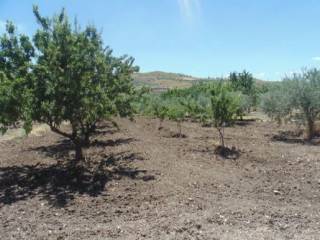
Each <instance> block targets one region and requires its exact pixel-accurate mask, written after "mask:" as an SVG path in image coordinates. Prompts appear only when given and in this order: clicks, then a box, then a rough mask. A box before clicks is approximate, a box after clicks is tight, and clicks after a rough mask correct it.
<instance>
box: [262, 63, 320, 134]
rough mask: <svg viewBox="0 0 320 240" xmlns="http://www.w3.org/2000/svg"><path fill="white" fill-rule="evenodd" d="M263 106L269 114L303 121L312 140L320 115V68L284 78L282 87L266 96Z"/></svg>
mask: <svg viewBox="0 0 320 240" xmlns="http://www.w3.org/2000/svg"><path fill="white" fill-rule="evenodd" d="M262 106H263V110H264V111H265V112H266V113H267V114H268V115H269V116H278V118H289V119H295V120H298V121H301V123H302V124H303V125H305V126H306V128H307V139H308V140H311V139H312V138H313V137H314V136H315V134H316V132H315V121H316V120H317V119H318V118H319V115H320V70H318V69H310V70H304V71H302V72H301V73H295V74H293V75H292V76H290V77H286V78H284V79H283V82H282V86H281V87H278V88H276V89H274V90H271V91H270V92H269V93H268V94H267V95H265V96H264V98H263V101H262Z"/></svg>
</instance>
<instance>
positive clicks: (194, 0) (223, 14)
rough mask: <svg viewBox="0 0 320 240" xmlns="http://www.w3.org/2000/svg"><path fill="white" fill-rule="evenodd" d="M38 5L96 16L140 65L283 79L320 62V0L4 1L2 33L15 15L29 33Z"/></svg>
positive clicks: (118, 47) (83, 17) (109, 37)
mask: <svg viewBox="0 0 320 240" xmlns="http://www.w3.org/2000/svg"><path fill="white" fill-rule="evenodd" d="M32 4H38V5H39V7H40V11H41V12H42V14H43V15H52V14H53V13H56V12H57V11H59V10H60V9H61V8H62V7H65V8H66V10H67V12H68V13H69V15H71V16H72V17H74V16H77V18H78V21H79V22H80V23H81V24H82V25H86V24H88V23H90V24H91V23H94V24H95V25H96V26H97V27H98V29H101V30H102V31H103V38H104V41H105V44H106V45H109V46H111V48H113V49H114V52H115V54H116V55H122V54H129V55H131V56H133V57H135V59H136V63H137V64H138V65H139V66H140V68H141V71H142V72H146V71H154V70H161V71H169V72H179V73H186V74H190V75H194V76H199V77H207V76H217V77H219V76H224V75H226V74H228V72H230V71H241V70H242V69H247V70H249V71H250V72H252V73H253V74H254V75H255V76H256V77H260V78H263V79H266V80H278V79H280V78H281V77H282V76H284V75H285V74H289V73H290V72H294V71H298V70H299V69H301V68H302V67H311V66H319V64H320V17H319V16H320V15H319V13H320V1H318V0H304V1H302V0H281V1H279V0H90V1H88V0H52V1H49V0H41V1H28V0H24V1H22V0H0V32H1V31H2V32H3V28H4V22H5V21H6V20H7V19H9V20H12V21H14V22H15V23H16V24H17V25H18V27H19V29H20V30H21V31H23V32H25V33H28V34H30V35H31V34H32V33H33V32H34V31H35V29H36V27H37V25H36V22H35V18H34V17H33V14H32Z"/></svg>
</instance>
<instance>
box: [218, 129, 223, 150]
mask: <svg viewBox="0 0 320 240" xmlns="http://www.w3.org/2000/svg"><path fill="white" fill-rule="evenodd" d="M217 130H218V132H219V137H220V144H221V146H222V147H224V136H223V135H224V130H223V128H217Z"/></svg>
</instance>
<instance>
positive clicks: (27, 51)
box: [0, 22, 34, 133]
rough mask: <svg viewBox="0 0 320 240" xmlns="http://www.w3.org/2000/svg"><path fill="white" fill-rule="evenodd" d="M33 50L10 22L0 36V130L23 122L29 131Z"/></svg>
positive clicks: (3, 130)
mask: <svg viewBox="0 0 320 240" xmlns="http://www.w3.org/2000/svg"><path fill="white" fill-rule="evenodd" d="M33 56H34V49H33V46H32V44H31V42H30V40H29V38H28V37H27V36H25V35H18V34H17V31H16V27H15V26H14V25H13V23H11V22H7V24H6V33H5V34H3V35H2V36H0V130H1V132H2V133H3V132H5V131H6V130H7V128H8V127H9V126H10V125H13V124H16V123H17V122H19V121H23V123H24V128H25V130H26V132H27V133H28V132H30V130H31V113H30V108H31V105H30V104H31V101H30V91H29V82H30V67H31V60H32V58H33Z"/></svg>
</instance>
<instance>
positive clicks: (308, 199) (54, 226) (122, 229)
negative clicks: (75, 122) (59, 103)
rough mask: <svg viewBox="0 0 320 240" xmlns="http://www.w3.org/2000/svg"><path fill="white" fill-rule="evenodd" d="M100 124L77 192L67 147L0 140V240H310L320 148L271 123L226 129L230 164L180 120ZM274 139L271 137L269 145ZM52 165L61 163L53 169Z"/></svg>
mask: <svg viewBox="0 0 320 240" xmlns="http://www.w3.org/2000/svg"><path fill="white" fill-rule="evenodd" d="M118 122H119V127H120V129H121V130H117V129H115V128H113V127H110V126H109V127H108V124H102V125H101V128H99V130H98V133H97V135H95V137H94V139H95V140H94V144H93V146H92V147H90V149H89V150H87V151H88V152H87V153H86V154H87V155H88V156H90V157H89V159H88V160H90V169H88V170H87V172H85V173H83V176H82V177H81V179H82V180H81V184H76V183H75V182H74V181H73V177H71V176H70V175H69V174H70V172H69V170H68V167H67V166H66V165H67V163H68V159H69V156H68V149H69V148H70V144H69V143H68V142H67V141H66V140H65V139H64V138H62V137H59V136H58V135H56V134H54V133H51V132H42V133H41V134H37V136H36V135H30V136H29V137H28V138H23V139H17V140H11V141H3V142H1V143H0V144H1V149H2V151H1V153H0V158H1V168H0V173H1V176H0V177H1V182H0V183H1V185H0V192H1V195H0V216H1V226H0V232H1V235H2V237H3V239H299V240H300V239H317V238H318V236H319V228H320V226H319V222H320V212H319V209H320V203H319V197H320V175H319V172H320V171H319V170H320V159H319V155H320V149H319V146H315V145H309V144H304V142H303V140H302V138H299V137H294V136H290V135H289V136H288V139H283V138H281V136H283V135H279V131H283V132H285V131H288V130H290V129H291V128H290V126H287V128H280V129H279V128H278V126H277V124H275V123H272V122H260V121H248V122H241V124H236V125H235V126H234V127H232V128H227V129H226V139H227V141H228V144H229V145H231V146H232V145H233V146H237V147H238V148H239V149H240V156H239V157H238V158H237V159H225V158H222V157H219V156H216V155H215V154H214V152H213V147H212V146H213V144H214V142H218V141H219V140H218V135H217V134H216V132H215V131H213V130H211V129H210V128H205V127H200V126H199V124H197V123H191V122H185V123H184V132H185V134H186V138H173V137H171V132H172V131H173V132H174V131H176V124H175V123H173V122H170V121H165V122H164V124H163V130H162V131H161V132H159V131H158V130H157V129H156V127H157V124H158V121H157V120H155V119H149V118H144V117H138V118H136V119H135V121H134V122H131V121H129V120H119V121H118ZM275 136H276V137H275ZM57 160H59V161H61V163H60V164H57Z"/></svg>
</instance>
